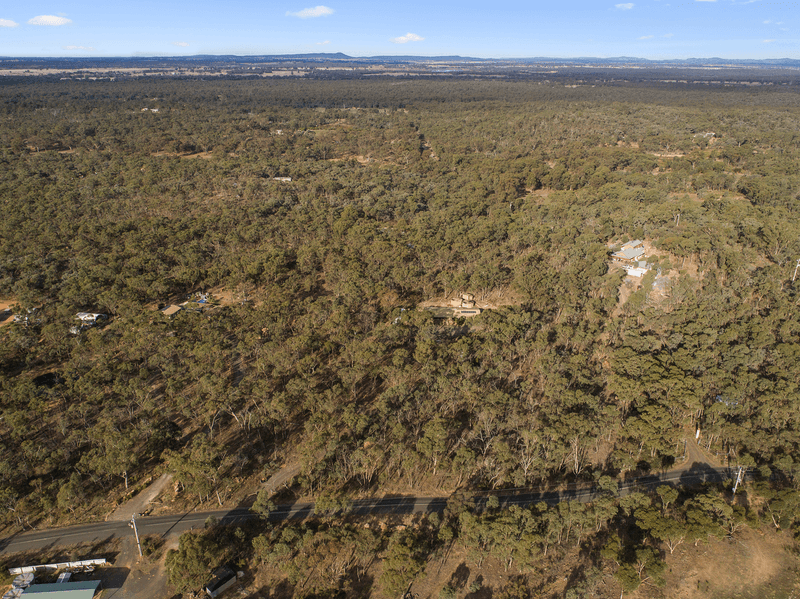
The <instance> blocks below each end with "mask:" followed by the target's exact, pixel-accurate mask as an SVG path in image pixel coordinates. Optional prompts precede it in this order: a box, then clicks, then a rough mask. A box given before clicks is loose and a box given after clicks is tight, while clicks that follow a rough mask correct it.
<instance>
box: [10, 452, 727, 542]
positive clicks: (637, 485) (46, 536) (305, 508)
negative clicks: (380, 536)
mask: <svg viewBox="0 0 800 599" xmlns="http://www.w3.org/2000/svg"><path fill="white" fill-rule="evenodd" d="M730 478H733V476H732V474H731V472H730V470H728V469H727V468H713V467H711V466H709V465H708V464H705V463H698V462H695V463H693V464H692V465H691V466H688V467H685V468H684V469H681V470H675V471H671V472H666V473H662V474H660V475H650V476H641V477H637V478H635V479H631V480H629V481H623V482H620V483H618V485H617V492H618V493H619V495H620V496H625V495H629V494H630V493H633V492H636V491H647V490H652V489H653V488H655V487H656V486H658V485H663V484H669V485H671V486H693V485H698V484H702V483H704V482H720V481H724V480H726V479H730ZM599 494H600V491H599V490H598V489H597V488H596V487H587V486H573V487H567V488H566V489H564V490H560V491H543V492H538V491H532V490H530V489H509V490H503V491H496V492H494V491H493V492H486V493H476V494H475V495H474V496H473V498H474V500H475V504H476V507H478V508H479V509H480V508H481V507H482V506H483V505H485V502H486V500H487V499H488V497H490V496H496V497H497V498H498V500H499V503H500V506H502V507H508V506H512V505H518V506H526V505H531V504H535V503H539V502H545V503H547V504H550V505H554V504H557V503H559V502H562V501H582V502H589V501H592V500H593V499H594V498H596V497H597V496H598V495H599ZM446 505H447V497H385V498H379V499H358V500H355V501H353V502H351V504H350V506H349V507H348V508H347V510H348V512H349V513H352V514H356V515H369V514H395V515H402V514H414V513H424V512H440V511H442V510H444V508H445V506H446ZM313 515H314V504H312V503H295V504H291V505H280V506H277V508H276V509H275V510H273V511H272V512H270V515H269V518H270V520H276V521H277V520H286V519H303V518H306V517H309V516H313ZM210 517H213V518H214V519H216V520H217V521H218V522H219V523H222V524H233V523H236V522H243V521H245V520H249V519H252V518H257V517H258V516H256V515H255V514H253V513H252V512H250V511H249V509H247V508H236V509H232V510H216V511H210V512H189V513H186V514H182V515H181V514H178V515H168V516H150V517H141V518H137V519H136V523H137V526H138V530H139V535H140V536H144V535H151V534H157V535H161V536H163V537H166V536H168V535H173V534H177V533H181V532H185V531H187V530H191V529H194V528H203V526H204V525H205V522H206V521H207V520H208V518H210ZM132 535H133V530H132V529H131V527H130V524H129V523H128V522H119V521H117V522H114V521H108V522H96V523H91V524H81V525H78V526H70V527H67V528H58V529H50V530H42V531H30V532H24V533H19V534H17V535H14V536H12V537H9V538H6V539H2V540H0V553H16V552H19V551H28V550H33V549H42V548H45V547H57V546H65V545H73V544H77V543H86V542H97V541H101V540H106V539H110V538H115V537H124V536H132Z"/></svg>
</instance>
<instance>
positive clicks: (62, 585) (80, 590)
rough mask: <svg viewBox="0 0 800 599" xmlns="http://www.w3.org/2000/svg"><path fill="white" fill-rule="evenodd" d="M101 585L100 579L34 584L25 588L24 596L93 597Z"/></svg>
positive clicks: (51, 598) (46, 598)
mask: <svg viewBox="0 0 800 599" xmlns="http://www.w3.org/2000/svg"><path fill="white" fill-rule="evenodd" d="M99 586H100V581H99V580H85V581H83V582H55V583H52V584H34V585H31V586H29V587H28V588H27V589H25V590H24V591H23V592H22V596H23V597H36V599H92V597H94V594H95V592H96V591H97V587H99Z"/></svg>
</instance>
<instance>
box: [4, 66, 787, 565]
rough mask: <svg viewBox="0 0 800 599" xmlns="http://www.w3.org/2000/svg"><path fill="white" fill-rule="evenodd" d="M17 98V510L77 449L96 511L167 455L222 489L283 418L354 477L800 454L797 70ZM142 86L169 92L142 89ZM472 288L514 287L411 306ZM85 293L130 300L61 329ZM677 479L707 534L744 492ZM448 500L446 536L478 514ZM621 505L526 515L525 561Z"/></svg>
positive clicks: (237, 86) (8, 500) (344, 487)
mask: <svg viewBox="0 0 800 599" xmlns="http://www.w3.org/2000/svg"><path fill="white" fill-rule="evenodd" d="M82 83H86V82H82ZM776 87H779V86H776ZM401 88H402V89H401ZM4 94H5V95H4V98H5V100H6V101H5V102H4V104H3V110H4V111H5V112H4V114H5V116H6V117H7V118H6V120H4V127H3V128H2V130H0V142H2V143H0V148H3V149H2V150H0V162H2V166H3V168H2V169H0V201H2V202H3V206H4V218H3V219H2V221H1V222H0V256H2V258H0V297H3V298H4V299H5V298H10V299H11V300H12V301H13V302H15V303H16V304H17V305H18V307H15V309H14V312H15V314H17V315H19V316H21V317H22V318H23V320H22V322H18V323H12V324H9V325H5V326H3V327H2V329H0V397H2V402H1V404H2V405H0V409H1V410H2V419H1V420H0V437H1V438H2V439H3V441H2V446H0V509H2V510H3V513H4V520H5V522H8V523H12V522H15V523H16V524H17V525H22V524H23V523H24V522H25V521H26V519H28V518H30V519H33V520H35V519H36V518H39V517H45V518H54V517H56V515H57V514H58V513H59V512H61V511H63V508H65V507H66V508H67V509H71V508H70V507H69V506H70V505H71V503H72V502H73V499H75V498H74V497H71V495H70V493H71V491H69V489H73V490H74V489H75V485H70V484H69V483H70V477H71V476H72V474H73V473H74V472H80V473H81V474H82V476H83V481H84V485H83V493H84V495H85V497H84V500H85V503H86V505H87V508H88V509H90V510H92V509H95V510H97V509H98V507H97V506H98V505H99V503H100V502H101V501H102V500H103V498H105V497H106V496H108V494H109V493H112V494H114V493H120V492H121V491H122V489H121V488H120V487H121V486H123V485H125V484H126V483H127V482H128V479H129V477H133V479H134V480H139V479H141V478H143V477H144V476H145V475H146V474H147V473H149V472H150V471H151V470H153V469H154V468H156V467H159V462H166V464H167V467H168V468H169V469H170V470H171V471H173V472H175V474H176V480H177V481H178V482H179V483H180V485H181V486H182V488H183V489H184V490H185V491H186V492H187V493H188V494H190V495H192V496H193V497H194V498H196V499H199V500H201V501H214V500H216V501H217V502H219V503H223V502H224V500H225V499H226V498H227V497H229V496H230V494H231V493H233V492H236V490H237V485H239V484H241V481H243V480H244V479H246V478H248V477H249V476H251V475H253V474H254V473H255V472H256V471H258V470H259V469H260V468H261V467H262V465H263V462H264V456H265V455H266V454H267V453H269V452H271V451H273V449H275V450H277V451H281V450H282V449H283V447H284V445H285V444H286V443H287V442H290V443H291V444H292V445H298V446H299V447H300V448H301V452H302V453H303V455H305V456H306V463H305V464H304V468H303V471H302V475H301V476H299V477H298V479H297V481H296V484H297V485H299V486H303V487H305V488H304V489H303V491H304V492H311V493H313V494H315V495H322V496H323V498H325V497H328V498H336V501H343V500H344V499H345V498H346V497H347V496H348V494H349V493H350V491H351V490H352V489H353V488H361V489H365V490H370V491H374V490H376V489H377V488H378V487H381V486H382V485H385V484H386V482H387V481H392V482H393V483H398V484H401V485H404V486H405V487H407V488H409V489H413V488H415V486H417V485H418V483H420V482H423V481H425V479H434V478H435V479H436V482H437V483H438V482H440V481H439V479H441V481H442V483H443V484H446V485H451V486H453V487H457V488H466V489H475V488H481V489H497V488H504V487H522V486H528V485H538V484H541V483H544V482H545V481H547V482H548V483H550V482H556V481H559V480H563V479H565V478H569V479H571V480H573V479H574V480H584V481H590V480H600V481H602V483H603V488H604V489H605V490H606V491H607V492H608V493H611V494H613V493H614V489H613V486H614V485H613V484H612V482H610V479H608V478H603V475H612V476H613V475H615V474H616V473H617V472H620V471H630V470H641V469H644V470H647V469H649V470H652V471H657V470H659V469H661V468H665V467H669V466H670V465H671V464H672V463H674V461H675V460H676V459H678V458H679V457H680V455H681V447H682V443H681V441H682V439H683V438H684V437H685V435H686V434H687V432H688V431H693V430H694V428H695V426H697V425H699V426H700V428H701V430H702V431H703V434H704V435H705V436H704V438H703V439H704V442H708V443H709V444H710V445H711V450H712V451H715V452H718V453H720V454H728V455H729V456H730V457H737V458H739V459H741V460H743V461H745V460H746V461H747V463H748V465H752V466H754V467H761V466H765V465H769V466H770V468H772V469H773V470H775V471H776V472H779V473H784V474H785V475H786V476H787V477H791V476H794V474H796V470H797V469H798V468H797V464H800V417H798V414H797V410H796V409H795V404H796V403H797V399H798V398H799V397H800V395H799V393H800V387H798V382H797V381H799V380H800V366H799V365H800V360H798V359H797V358H798V357H799V356H800V350H798V347H800V325H799V324H798V321H797V318H796V303H797V294H796V290H797V287H796V285H792V284H791V281H790V279H791V274H792V265H793V261H794V260H795V259H796V256H798V255H800V245H798V243H799V242H798V239H800V221H798V215H797V206H796V204H797V201H796V200H797V189H798V181H797V174H796V172H795V171H796V164H797V159H798V153H799V152H800V146H799V144H798V142H797V139H796V136H793V134H792V132H793V131H796V130H797V129H798V123H800V113H798V107H797V106H796V102H795V100H794V99H793V96H791V94H787V93H786V92H785V89H784V90H777V91H773V90H768V89H766V87H765V88H764V90H762V91H759V94H757V95H753V94H750V93H749V92H739V91H736V90H729V89H726V91H725V92H724V93H723V92H717V91H715V90H710V89H709V90H702V91H693V90H686V89H681V90H676V89H668V88H666V87H664V86H659V87H657V88H655V87H654V88H650V87H648V86H639V87H635V88H631V87H630V86H628V85H626V86H622V87H616V86H615V85H610V84H609V85H602V86H598V87H596V88H590V87H589V86H583V87H579V88H574V89H573V88H563V87H561V86H558V87H553V86H551V85H544V84H543V85H538V84H535V83H532V82H530V81H514V82H504V81H491V82H489V81H469V82H466V81H465V82H457V81H448V82H446V83H442V82H427V81H408V82H406V84H404V85H403V86H399V87H396V86H386V85H385V83H384V82H379V81H358V82H355V81H344V82H343V81H324V82H323V81H300V80H287V81H277V80H271V81H235V80H226V81H224V82H213V81H203V82H201V81H196V82H187V81H163V82H158V83H157V84H153V83H149V82H144V81H125V82H123V81H116V82H114V83H113V84H108V85H107V84H104V83H92V87H91V88H89V87H86V86H84V85H82V84H81V85H78V84H76V83H74V82H68V81H65V82H37V83H35V84H31V83H30V82H25V83H22V82H13V81H11V82H9V83H8V85H7V86H5V87H4ZM220 96H222V97H224V98H225V101H220ZM152 97H159V98H160V100H159V102H161V103H162V107H161V112H160V113H159V115H158V118H157V119H153V118H149V117H150V116H154V115H150V114H148V115H147V117H148V118H142V117H143V116H145V115H143V114H142V113H141V104H142V102H143V100H144V99H145V98H152ZM401 104H402V108H401V106H400V105H401ZM343 105H346V106H347V108H346V109H343V108H342V106H343ZM317 108H324V109H325V110H316V109H317ZM279 130H280V132H279ZM712 130H713V131H714V137H713V140H714V141H713V142H711V141H709V139H712V138H708V139H707V138H706V136H705V132H708V131H712ZM61 150H66V151H65V152H62V151H61ZM201 151H202V152H207V154H205V156H206V159H197V158H189V157H187V156H186V154H189V153H195V152H201ZM355 157H363V158H360V160H361V162H359V161H358V160H356V159H355ZM277 176H291V177H292V181H291V183H288V182H282V181H275V180H274V179H273V178H274V177H277ZM634 237H638V238H642V239H644V240H645V241H646V242H647V244H648V247H649V248H653V252H652V254H653V255H652V256H651V257H650V258H649V259H650V261H651V262H654V263H657V264H658V266H659V267H660V268H661V270H662V273H661V275H660V276H657V274H658V270H657V269H654V270H652V271H650V272H649V273H648V275H647V276H646V277H645V278H644V280H643V281H640V282H639V283H637V285H638V286H637V287H636V288H634V287H633V286H631V287H630V289H628V286H629V285H630V283H629V282H630V278H626V277H624V273H623V272H622V271H621V270H619V268H618V267H616V266H614V265H611V264H610V262H609V253H610V248H611V247H612V246H614V245H617V246H618V245H619V244H621V243H622V242H624V241H626V240H629V239H632V238H634ZM626 281H627V282H626ZM219 288H225V290H226V291H227V292H228V293H229V294H230V296H231V297H232V298H233V299H226V300H225V301H220V302H218V301H217V300H216V299H215V300H214V301H212V302H211V304H213V305H211V306H208V308H209V309H206V310H204V311H203V312H202V313H198V312H193V311H189V310H184V311H183V312H181V313H178V314H177V315H175V316H174V317H173V318H171V319H168V318H166V317H164V316H163V315H162V314H160V313H157V312H156V311H155V310H153V308H154V306H156V305H159V304H166V303H172V302H175V301H183V300H184V299H189V296H191V299H192V300H193V302H192V304H191V306H190V307H193V308H200V304H197V303H196V300H198V299H199V298H198V296H197V295H196V293H197V292H199V291H202V290H209V289H213V290H214V291H217V289H219ZM463 292H470V293H473V294H475V296H476V299H477V300H478V301H479V302H490V303H493V304H496V305H498V306H499V307H497V308H496V309H492V310H487V311H485V312H484V313H482V314H481V315H480V316H478V317H476V318H474V319H465V320H464V321H463V322H460V323H457V326H451V325H444V324H441V323H439V322H437V321H435V320H434V319H433V318H432V316H431V315H430V314H428V313H423V312H420V311H418V310H416V309H415V307H416V306H417V305H419V303H420V302H422V301H424V300H428V299H431V298H434V297H442V296H444V297H446V298H447V299H448V300H449V299H453V298H455V297H457V296H458V294H460V293H463ZM220 297H221V296H220ZM625 297H627V300H624V299H623V298H625ZM179 298H180V300H179ZM505 304H508V305H505ZM29 309H30V310H32V311H31V312H28V310H29ZM34 309H35V310H34ZM401 309H402V310H401ZM86 310H89V311H93V312H94V311H96V312H103V313H106V314H108V315H109V316H110V318H109V320H108V321H107V322H104V323H103V324H102V325H99V326H96V327H92V328H90V329H86V330H83V331H81V332H80V333H79V334H78V335H72V334H70V333H69V330H70V328H71V327H72V326H74V324H75V313H76V312H78V311H86ZM43 373H45V374H46V375H48V376H49V375H52V376H53V378H52V379H49V381H50V382H47V380H45V381H42V380H41V379H40V376H41V375H42V374H43ZM177 423H180V427H179V426H178V424H177ZM184 434H186V435H187V437H186V438H184V437H183V435H184ZM317 456H321V457H317ZM606 456H607V457H606ZM60 489H67V490H65V491H63V495H62V491H60ZM676 502H678V503H680V501H679V500H678V499H675V498H672V499H669V498H667V496H666V495H664V496H662V497H661V501H660V502H659V500H658V499H656V500H655V503H656V504H659V505H658V507H653V509H655V510H656V511H660V512H661V516H662V517H663V518H668V517H673V516H676V514H678V512H680V514H679V517H677V519H678V521H681V522H684V523H685V525H686V526H691V527H693V529H694V530H696V531H697V534H698V535H701V536H702V535H703V534H706V533H707V532H708V531H712V530H728V531H729V530H730V527H731V526H733V525H735V522H736V521H737V518H736V514H735V513H731V514H728V515H726V514H724V513H723V514H718V513H716V512H715V510H714V509H712V508H710V507H709V506H707V505H700V504H698V503H697V502H695V503H693V504H690V506H689V507H691V510H690V512H691V514H689V512H686V511H685V510H683V508H682V507H681V510H683V511H681V510H677V511H675V512H674V513H673V510H676V509H677V508H676V506H675V503H676ZM700 503H702V502H700ZM324 504H325V501H323V502H322V503H321V504H320V506H322V507H325V508H326V510H328V509H330V511H335V509H336V505H334V502H328V505H327V506H325V505H324ZM259 505H262V506H263V507H264V509H267V508H269V506H268V504H265V503H264V502H261V503H260V504H259ZM775 505H776V512H777V511H781V510H779V508H778V504H777V503H776V504H775ZM53 506H59V508H61V509H59V510H52V509H50V508H52V507H53ZM339 507H342V506H341V505H340V506H339ZM456 507H457V506H455V505H454V506H453V512H452V513H450V514H449V515H446V516H445V518H444V521H443V522H442V524H441V526H439V527H438V530H437V532H436V536H437V537H438V538H440V539H442V541H450V540H453V539H456V538H458V535H459V527H460V525H461V523H462V522H461V513H462V511H463V510H458V509H456ZM462 507H463V506H462ZM620 507H621V509H622V511H623V513H625V514H629V515H631V517H633V518H636V517H637V515H636V514H637V507H641V506H636V505H633V504H629V503H625V502H624V503H623V504H622V505H621V506H620V505H618V504H616V503H613V502H606V503H605V504H603V505H602V506H601V504H600V502H598V503H597V505H595V506H593V507H592V508H591V510H589V511H587V512H581V509H580V508H577V507H568V508H561V510H560V511H556V512H553V514H551V513H550V512H548V511H545V510H541V511H539V512H537V514H536V518H543V519H550V518H551V519H552V523H553V526H547V527H544V526H539V525H538V524H537V526H534V527H532V529H531V531H532V532H530V534H535V535H538V538H540V539H541V540H540V541H537V542H536V543H533V544H532V547H534V548H535V550H532V551H531V552H530V553H529V555H528V556H526V557H525V558H524V559H526V560H527V559H533V557H531V556H532V555H533V554H535V553H536V552H538V551H542V552H546V551H548V550H549V549H550V548H552V547H554V546H560V544H561V543H575V542H578V543H579V542H580V541H582V540H583V539H584V538H585V535H586V534H587V532H588V531H590V530H597V529H598V528H602V527H603V526H604V525H605V523H606V522H607V521H608V520H609V519H613V518H616V517H618V514H617V510H618V508H620ZM687 509H688V508H687ZM643 513H644V512H643ZM514 517H515V518H517V517H519V518H521V516H516V515H515V516H514ZM643 517H644V516H643ZM776 518H777V516H776ZM785 518H786V517H785V516H781V517H780V520H781V521H784V520H785ZM464 520H465V522H464V524H470V526H468V529H469V530H470V532H469V535H471V536H473V537H474V538H475V539H476V543H475V546H476V547H478V548H479V549H476V551H478V553H479V554H480V555H484V554H489V553H490V552H492V551H493V552H495V553H496V554H497V555H498V556H500V559H502V560H504V562H505V563H511V566H509V567H513V565H514V564H517V563H518V561H519V560H520V559H522V558H521V556H520V551H516V552H514V553H511V554H508V555H505V554H504V555H500V553H499V551H500V549H497V547H500V546H501V545H502V543H501V542H500V541H499V540H497V539H502V538H504V537H503V533H502V532H497V531H498V530H500V531H502V530H503V525H502V523H500V522H492V526H493V527H495V528H496V530H483V529H482V528H481V526H478V527H477V529H476V530H473V528H474V527H472V526H471V523H469V522H466V520H467V518H466V517H465V518H464ZM573 520H574V521H575V522H580V523H581V524H578V525H577V528H576V526H575V524H573ZM643 522H644V520H643ZM648 522H649V520H648ZM787 522H788V521H787ZM656 524H657V523H656ZM656 524H653V528H652V529H648V530H661V528H660V527H659V526H660V525H659V526H656ZM489 528H492V527H489ZM559 531H560V532H559ZM703 531H705V532H703ZM653 534H654V535H655V534H656V533H653ZM659 534H661V533H659ZM664 534H666V533H664ZM664 534H662V537H663V536H664ZM714 534H716V533H714ZM651 538H652V539H653V542H656V541H657V542H667V541H659V540H658V538H657V537H655V536H653V537H651ZM687 538H689V537H687ZM692 538H693V537H692ZM698 538H699V537H698ZM579 539H580V540H579ZM512 545H513V543H512ZM480 555H478V554H476V555H475V556H474V557H475V559H476V561H480V559H481V557H480ZM509 560H510V561H509Z"/></svg>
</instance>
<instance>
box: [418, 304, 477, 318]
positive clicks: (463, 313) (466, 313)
mask: <svg viewBox="0 0 800 599" xmlns="http://www.w3.org/2000/svg"><path fill="white" fill-rule="evenodd" d="M423 310H425V311H427V312H430V313H431V314H433V317H434V318H436V319H442V320H446V319H448V318H460V317H463V318H471V317H473V316H477V315H478V314H480V313H481V309H480V308H474V307H473V308H447V307H444V306H430V307H427V308H423Z"/></svg>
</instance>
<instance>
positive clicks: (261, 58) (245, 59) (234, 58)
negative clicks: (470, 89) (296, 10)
mask: <svg viewBox="0 0 800 599" xmlns="http://www.w3.org/2000/svg"><path fill="white" fill-rule="evenodd" d="M281 61H310V62H324V61H349V62H380V63H403V62H417V63H425V62H437V61H447V62H481V63H489V64H491V63H498V64H508V63H512V64H563V65H587V64H588V65H596V66H602V65H643V66H688V67H692V66H695V67H708V66H753V67H759V66H760V67H789V68H800V60H798V59H794V58H768V59H746V58H745V59H743V58H736V59H734V58H720V57H709V58H675V59H657V60H656V59H649V58H638V57H633V56H614V57H608V58H598V57H591V56H587V57H573V58H557V57H546V56H539V57H528V58H480V57H470V56H459V55H449V56H414V55H401V56H348V55H347V54H344V53H342V52H335V53H311V54H254V55H234V54H196V55H190V56H108V57H98V56H94V57H88V56H61V57H56V56H53V57H43V56H31V57H20V56H13V57H12V56H0V64H3V65H8V64H9V63H11V64H13V63H26V62H38V63H47V62H52V63H64V62H68V63H73V64H74V63H79V64H92V63H98V62H103V63H117V64H124V63H131V62H137V63H158V62H162V63H164V62H166V63H177V62H231V63H252V62H281Z"/></svg>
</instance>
